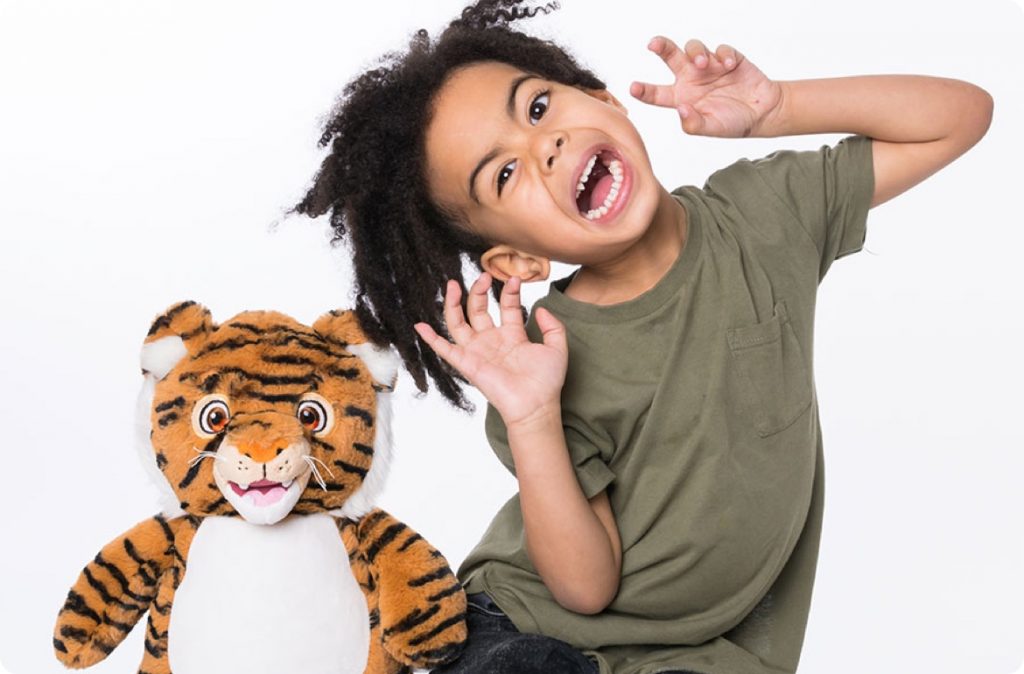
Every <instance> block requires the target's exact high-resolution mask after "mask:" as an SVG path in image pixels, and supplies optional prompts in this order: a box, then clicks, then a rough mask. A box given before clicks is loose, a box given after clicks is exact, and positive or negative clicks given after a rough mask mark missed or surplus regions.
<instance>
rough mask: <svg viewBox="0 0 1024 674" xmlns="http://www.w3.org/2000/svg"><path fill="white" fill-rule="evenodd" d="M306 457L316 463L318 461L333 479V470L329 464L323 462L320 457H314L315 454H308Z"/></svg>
mask: <svg viewBox="0 0 1024 674" xmlns="http://www.w3.org/2000/svg"><path fill="white" fill-rule="evenodd" d="M306 458H309V459H312V460H313V461H316V462H317V463H319V464H320V465H321V466H323V467H324V470H326V471H327V474H328V475H330V476H331V479H334V471H332V470H331V467H330V466H328V465H327V464H326V463H324V462H323V461H321V460H320V459H318V458H316V457H315V456H308V457H306Z"/></svg>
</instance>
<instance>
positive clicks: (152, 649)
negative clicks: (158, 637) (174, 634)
mask: <svg viewBox="0 0 1024 674" xmlns="http://www.w3.org/2000/svg"><path fill="white" fill-rule="evenodd" d="M146 651H147V652H148V653H149V654H150V655H152V656H153V657H154V658H159V657H160V656H161V655H163V654H164V653H163V649H162V648H160V647H159V646H157V645H156V644H154V643H153V642H151V641H150V640H149V638H148V637H147V638H146Z"/></svg>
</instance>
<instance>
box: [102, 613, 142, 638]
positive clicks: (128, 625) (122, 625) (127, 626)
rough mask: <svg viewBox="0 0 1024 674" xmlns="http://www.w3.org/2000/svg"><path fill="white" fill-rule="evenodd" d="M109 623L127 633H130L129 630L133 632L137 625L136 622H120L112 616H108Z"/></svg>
mask: <svg viewBox="0 0 1024 674" xmlns="http://www.w3.org/2000/svg"><path fill="white" fill-rule="evenodd" d="M107 624H108V625H110V626H111V627H116V628H117V629H118V630H120V631H122V632H124V633H125V634H128V633H129V632H131V631H132V628H133V627H135V623H122V622H118V621H116V620H113V619H111V617H110V616H107Z"/></svg>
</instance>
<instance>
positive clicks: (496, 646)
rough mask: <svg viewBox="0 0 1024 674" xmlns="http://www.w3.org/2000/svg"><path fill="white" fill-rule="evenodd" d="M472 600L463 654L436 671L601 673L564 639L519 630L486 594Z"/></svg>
mask: <svg viewBox="0 0 1024 674" xmlns="http://www.w3.org/2000/svg"><path fill="white" fill-rule="evenodd" d="M468 603H469V606H468V610H467V612H466V624H467V627H468V628H469V637H468V639H467V640H466V647H465V649H464V650H463V651H462V655H461V656H459V659H458V660H456V661H455V662H453V663H451V664H449V665H445V666H444V667H440V668H437V669H434V670H432V674H598V668H597V663H595V662H594V661H593V660H591V659H590V658H588V657H587V656H585V655H583V653H581V652H580V651H578V650H576V649H575V648H574V647H572V646H570V645H569V644H567V643H565V642H564V641H559V640H558V639H554V638H552V637H546V636H543V635H541V634H524V633H523V632H520V631H519V630H517V629H516V626H515V625H513V624H512V621H511V620H509V618H508V616H506V615H505V614H504V613H502V611H501V609H500V608H498V605H497V604H495V603H494V601H492V600H491V598H490V597H488V596H487V595H486V594H471V595H469V597H468ZM664 674H686V672H676V673H673V672H665V673H664Z"/></svg>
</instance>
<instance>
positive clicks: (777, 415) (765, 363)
mask: <svg viewBox="0 0 1024 674" xmlns="http://www.w3.org/2000/svg"><path fill="white" fill-rule="evenodd" d="M726 338H727V340H728V343H729V350H730V351H731V353H732V360H733V363H734V365H735V367H736V371H737V373H738V375H739V377H738V378H739V381H741V382H742V383H743V386H742V390H741V392H740V397H741V399H742V400H744V401H745V402H746V404H747V406H748V407H749V410H750V412H751V413H752V414H753V421H754V427H755V428H756V429H757V433H758V435H760V436H761V437H762V438H764V437H768V436H769V435H773V434H775V433H778V432H779V431H781V430H783V429H785V428H786V427H788V426H789V425H791V424H792V423H793V422H794V421H796V419H797V418H798V417H799V416H800V415H801V414H803V413H804V412H805V411H806V410H807V408H808V407H809V406H810V404H811V397H812V390H811V378H810V376H809V374H808V371H807V365H806V364H805V363H806V361H805V359H804V352H803V348H802V347H801V346H800V341H799V340H798V339H797V337H796V333H795V332H794V330H793V326H792V325H791V324H790V321H789V315H788V314H787V313H786V303H785V301H784V300H779V301H778V302H777V303H776V304H775V307H774V315H773V316H772V318H771V319H770V320H768V321H765V322H763V323H757V324H755V325H747V326H742V327H735V328H729V329H727V330H726Z"/></svg>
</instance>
